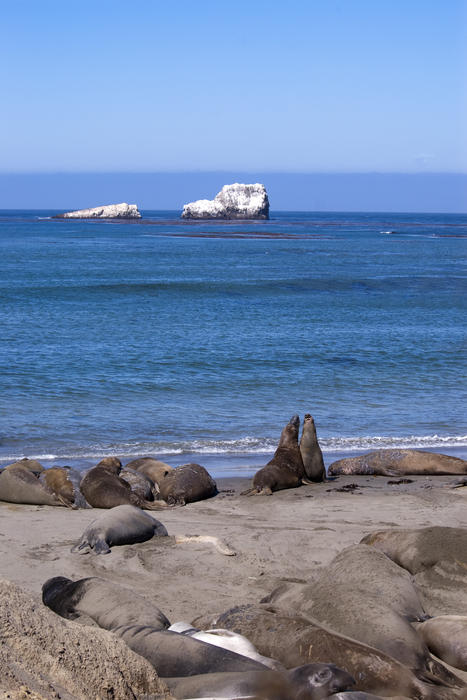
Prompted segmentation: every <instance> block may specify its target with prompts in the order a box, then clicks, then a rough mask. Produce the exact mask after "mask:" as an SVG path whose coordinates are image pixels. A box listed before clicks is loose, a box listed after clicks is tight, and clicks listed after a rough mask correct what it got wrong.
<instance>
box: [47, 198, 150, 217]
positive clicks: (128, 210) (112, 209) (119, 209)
mask: <svg viewBox="0 0 467 700" xmlns="http://www.w3.org/2000/svg"><path fill="white" fill-rule="evenodd" d="M54 218H55V219H140V218H141V214H140V213H139V211H138V207H137V206H136V204H127V203H126V202H122V203H121V204H106V205H105V206H102V207H93V208H92V209H78V210H77V211H68V212H66V214H57V216H55V217H54Z"/></svg>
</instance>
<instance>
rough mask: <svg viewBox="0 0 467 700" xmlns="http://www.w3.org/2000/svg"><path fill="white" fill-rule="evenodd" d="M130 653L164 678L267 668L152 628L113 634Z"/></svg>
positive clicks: (133, 628) (131, 627) (128, 628)
mask: <svg viewBox="0 0 467 700" xmlns="http://www.w3.org/2000/svg"><path fill="white" fill-rule="evenodd" d="M112 631H113V632H114V633H115V634H116V635H118V636H119V637H120V638H121V639H123V641H124V642H125V643H126V644H128V646H129V647H130V649H132V650H133V651H135V652H136V653H137V654H139V655H140V656H143V657H144V658H145V659H147V660H148V661H149V663H151V664H152V665H153V666H154V668H155V669H156V671H157V673H158V675H159V676H163V677H164V678H169V677H179V676H194V675H198V674H203V673H212V672H214V671H255V670H261V669H262V670H264V669H266V668H267V667H266V666H264V665H263V664H261V663H259V662H258V661H254V660H253V659H249V658H248V657H246V656H240V654H235V653H234V652H233V651H229V650H228V649H222V648H221V647H218V646H214V645H213V644H206V642H201V641H199V640H198V639H192V638H191V637H187V636H185V635H184V634H178V633H177V632H168V631H167V630H164V631H161V630H159V629H156V628H154V627H151V626H149V625H124V626H121V627H116V628H114V629H113V630H112Z"/></svg>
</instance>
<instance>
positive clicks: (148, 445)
mask: <svg viewBox="0 0 467 700" xmlns="http://www.w3.org/2000/svg"><path fill="white" fill-rule="evenodd" d="M54 213H56V212H53V211H2V212H0V246H1V249H0V269H1V275H0V315H1V336H0V365H1V372H0V385H1V391H0V415H1V433H0V465H4V464H7V463H9V462H11V461H14V460H16V459H18V458H20V457H23V456H27V457H31V458H35V459H39V460H40V461H41V462H42V463H43V464H44V465H45V466H51V465H53V464H60V465H65V464H68V465H71V466H77V467H78V468H85V467H89V466H92V465H94V464H96V463H97V462H98V461H99V460H100V459H101V458H102V457H104V456H107V455H117V456H119V457H120V458H121V459H122V461H123V462H126V461H129V460H130V459H133V458H134V457H136V456H143V455H155V456H158V457H159V458H160V459H163V460H164V461H167V462H169V463H170V464H172V465H174V466H175V465H178V464H183V463H186V462H189V461H196V462H198V463H200V464H203V465H204V466H206V467H207V468H208V469H209V471H210V472H211V474H212V475H213V476H215V477H221V476H232V475H237V476H251V475H252V474H253V473H254V472H255V471H256V469H257V468H258V467H259V466H262V465H263V464H265V463H266V462H267V461H268V460H269V459H270V458H271V456H272V454H273V452H274V450H275V447H276V446H277V441H278V438H279V435H280V432H281V430H282V427H283V426H284V425H285V423H287V421H288V420H289V418H290V417H291V416H292V415H293V414H295V413H298V414H299V415H300V416H301V417H302V418H303V415H304V414H305V413H311V414H312V415H313V416H314V418H315V423H316V427H317V431H318V438H319V441H320V444H321V447H322V450H323V454H324V458H325V462H326V464H327V465H329V464H330V462H331V461H333V460H334V459H336V458H338V457H341V456H343V455H354V454H359V453H362V452H365V451H368V450H370V449H376V448H383V447H393V446H402V447H410V448H421V449H427V450H433V451H439V452H445V453H447V454H455V455H459V456H463V457H467V428H466V424H465V389H466V383H465V367H466V353H465V347H466V346H465V341H466V327H465V311H466V298H467V297H466V291H467V289H466V287H467V285H466V267H465V262H466V250H467V215H454V214H451V215H446V214H442V215H441V214H440V215H433V214H429V215H428V214H384V213H380V214H373V213H371V214H370V213H351V214H347V213H314V212H272V214H271V219H270V220H269V221H254V222H222V221H201V222H189V221H182V220H181V219H180V218H179V217H180V212H168V211H165V212H155V211H143V212H142V214H143V219H142V220H138V221H119V222H111V221H80V220H75V221H71V220H54V219H52V218H50V217H51V216H53V214H54Z"/></svg>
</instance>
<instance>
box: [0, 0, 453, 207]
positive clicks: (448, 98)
mask: <svg viewBox="0 0 467 700" xmlns="http://www.w3.org/2000/svg"><path fill="white" fill-rule="evenodd" d="M466 57H467V3H466V2H465V1H461V0H449V1H448V2H441V0H409V2H407V0H403V1H402V0H308V1H301V0H288V2H265V1H263V0H256V1H254V0H249V1H246V0H237V1H236V2H222V0H216V1H215V2H214V1H211V0H199V1H198V2H194V1H193V0H189V1H188V0H179V1H178V2H175V1H174V2H172V3H168V2H159V1H158V0H153V1H149V0H135V2H133V3H129V2H128V0H125V1H124V2H122V1H120V0H112V1H109V0H98V1H97V2H96V1H95V0H94V1H93V2H89V0H67V2H64V1H63V0H60V1H55V0H41V1H40V2H37V0H29V1H27V0H3V2H2V20H1V25H0V71H1V84H2V98H3V99H2V109H1V110H0V172H3V173H8V172H16V173H18V172H23V173H25V172H28V173H39V172H49V173H50V172H57V171H59V172H60V171H61V172H163V171H172V172H177V171H216V170H223V171H233V172H235V171H237V170H240V171H242V172H248V171H255V172H268V171H274V172H298V173H300V172H323V173H352V172H357V173H366V172H378V173H394V172H399V173H431V172H434V173H435V172H436V173H466V172H467V100H466V94H465V90H466V74H467V72H466V68H467V60H466ZM206 194H207V195H208V194H209V196H211V193H206ZM212 194H215V193H212Z"/></svg>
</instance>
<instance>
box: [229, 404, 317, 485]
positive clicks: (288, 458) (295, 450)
mask: <svg viewBox="0 0 467 700" xmlns="http://www.w3.org/2000/svg"><path fill="white" fill-rule="evenodd" d="M299 428H300V418H299V417H298V416H297V415H294V416H292V418H291V419H290V420H289V422H288V423H287V425H286V426H285V428H284V429H283V430H282V433H281V436H280V439H279V445H278V447H277V450H276V451H275V453H274V457H273V458H272V459H271V460H270V461H269V462H268V463H267V464H266V466H265V467H263V468H262V469H260V470H259V471H257V472H256V474H255V475H254V477H253V488H251V489H248V490H247V491H243V492H242V494H241V495H242V496H253V495H255V496H256V495H260V496H271V495H272V493H273V491H279V490H281V489H290V488H294V487H296V486H300V485H301V484H302V479H303V477H304V476H305V469H304V467H303V460H302V455H301V454H300V448H299V446H298V431H299Z"/></svg>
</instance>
